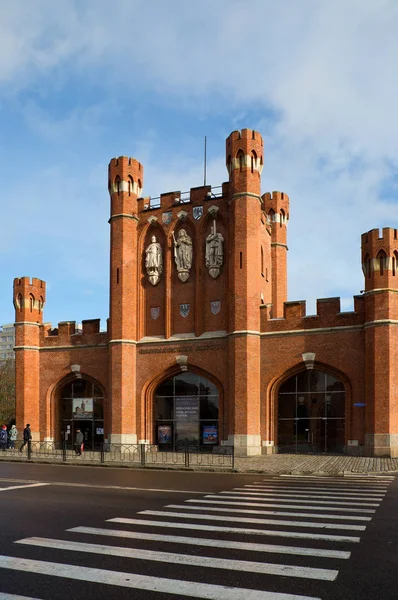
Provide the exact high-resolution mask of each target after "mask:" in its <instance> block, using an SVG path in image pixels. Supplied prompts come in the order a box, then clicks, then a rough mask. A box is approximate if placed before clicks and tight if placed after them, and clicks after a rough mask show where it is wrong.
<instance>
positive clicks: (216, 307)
mask: <svg viewBox="0 0 398 600" xmlns="http://www.w3.org/2000/svg"><path fill="white" fill-rule="evenodd" d="M220 309H221V302H220V300H214V301H213V302H210V310H211V312H212V313H213V315H218V313H219V312H220Z"/></svg>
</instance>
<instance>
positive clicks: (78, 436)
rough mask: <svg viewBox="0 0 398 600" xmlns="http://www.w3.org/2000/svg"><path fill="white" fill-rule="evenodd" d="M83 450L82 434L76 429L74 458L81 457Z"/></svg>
mask: <svg viewBox="0 0 398 600" xmlns="http://www.w3.org/2000/svg"><path fill="white" fill-rule="evenodd" d="M82 450H83V434H82V432H81V431H80V429H76V439H75V452H76V456H81V455H82Z"/></svg>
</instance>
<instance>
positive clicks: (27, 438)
mask: <svg viewBox="0 0 398 600" xmlns="http://www.w3.org/2000/svg"><path fill="white" fill-rule="evenodd" d="M31 439H32V433H31V431H30V424H29V423H27V424H26V427H25V429H24V430H23V444H22V446H21V447H20V449H19V451H20V452H22V450H23V449H24V447H25V446H26V444H28V443H29V442H30V440H31Z"/></svg>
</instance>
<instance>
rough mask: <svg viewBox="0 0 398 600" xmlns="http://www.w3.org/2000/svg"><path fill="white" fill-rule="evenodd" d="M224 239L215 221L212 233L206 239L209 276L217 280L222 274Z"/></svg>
mask: <svg viewBox="0 0 398 600" xmlns="http://www.w3.org/2000/svg"><path fill="white" fill-rule="evenodd" d="M223 242H224V238H223V236H222V235H221V233H218V232H217V230H216V221H215V220H214V221H213V224H212V228H211V232H210V233H209V235H208V236H207V238H206V268H207V269H208V271H209V274H210V275H211V276H212V277H213V279H216V277H218V276H219V274H220V272H221V267H222V265H223V261H224V253H223Z"/></svg>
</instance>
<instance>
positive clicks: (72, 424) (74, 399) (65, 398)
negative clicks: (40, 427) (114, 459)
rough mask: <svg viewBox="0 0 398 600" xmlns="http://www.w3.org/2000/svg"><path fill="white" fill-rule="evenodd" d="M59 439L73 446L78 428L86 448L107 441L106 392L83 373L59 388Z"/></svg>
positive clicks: (98, 445)
mask: <svg viewBox="0 0 398 600" xmlns="http://www.w3.org/2000/svg"><path fill="white" fill-rule="evenodd" d="M58 402H59V407H58V412H59V430H60V439H61V440H64V441H65V442H66V443H67V445H71V446H73V444H74V441H75V437H76V430H77V429H80V431H81V432H82V433H83V437H84V444H85V447H86V449H96V448H97V449H99V447H100V444H101V443H102V442H103V441H104V394H103V392H102V390H101V388H100V387H99V386H98V385H97V384H95V383H93V382H92V381H88V380H87V379H84V378H83V377H81V378H80V379H75V380H73V381H72V382H71V383H67V384H66V385H64V386H63V387H62V388H61V390H60V392H59V401H58Z"/></svg>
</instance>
